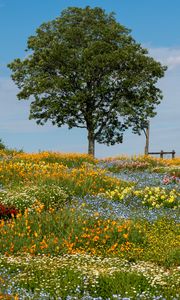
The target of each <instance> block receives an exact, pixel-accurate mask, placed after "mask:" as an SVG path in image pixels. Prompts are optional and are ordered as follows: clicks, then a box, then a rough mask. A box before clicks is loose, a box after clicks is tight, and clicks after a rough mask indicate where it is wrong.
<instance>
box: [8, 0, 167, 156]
mask: <svg viewBox="0 0 180 300" xmlns="http://www.w3.org/2000/svg"><path fill="white" fill-rule="evenodd" d="M27 51H30V53H29V54H28V56H26V57H25V58H24V59H22V60H20V59H15V60H14V61H13V62H12V63H10V64H9V65H8V66H9V68H10V69H11V70H12V79H13V80H14V81H15V83H16V84H17V86H18V87H19V89H20V92H19V93H18V98H19V99H29V98H30V99H32V102H31V105H30V116H29V117H30V119H36V121H37V123H38V124H41V125H43V124H44V123H45V122H47V121H48V120H49V121H51V122H52V124H53V125H57V126H59V127H61V126H62V125H64V124H67V125H68V127H69V129H71V128H73V127H80V128H86V129H87V131H88V141H89V148H88V153H89V154H92V155H94V144H95V141H97V142H99V143H105V144H107V145H114V144H115V143H121V142H122V140H123V133H124V131H125V130H126V129H127V128H128V127H132V130H133V132H134V133H138V134H140V133H141V130H142V129H143V128H144V127H143V126H144V122H146V121H147V119H148V118H149V117H153V116H154V115H155V114H156V113H155V107H156V105H157V104H159V103H160V100H161V98H162V93H161V91H160V90H159V89H158V88H157V87H156V85H155V84H156V82H157V80H158V79H159V78H161V77H163V76H164V71H165V67H163V66H161V64H160V63H159V62H156V61H155V60H154V59H153V58H151V57H149V56H148V52H147V50H146V49H143V48H142V47H141V45H140V44H138V43H136V42H135V40H134V39H133V38H132V37H131V35H130V30H128V29H127V28H125V27H124V26H122V25H121V24H119V23H118V22H117V21H116V19H115V16H114V14H113V13H111V14H106V13H105V11H104V10H103V9H101V8H98V7H96V8H93V9H92V8H90V7H89V6H88V7H86V8H84V9H83V8H77V7H69V8H67V9H66V10H64V11H62V13H61V15H60V17H58V18H56V19H55V20H53V21H51V22H48V23H43V24H42V25H41V26H40V27H39V28H38V29H37V30H36V34H35V35H34V36H30V37H29V38H28V43H27ZM142 124H143V125H142Z"/></svg>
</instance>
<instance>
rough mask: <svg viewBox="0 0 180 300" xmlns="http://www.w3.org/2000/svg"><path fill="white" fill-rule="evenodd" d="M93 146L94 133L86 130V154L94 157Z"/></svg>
mask: <svg viewBox="0 0 180 300" xmlns="http://www.w3.org/2000/svg"><path fill="white" fill-rule="evenodd" d="M94 148H95V140H94V133H93V132H91V131H89V132H88V154H90V155H92V156H93V157H94V152H95V151H94V150H95V149H94Z"/></svg>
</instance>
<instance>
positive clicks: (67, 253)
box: [0, 150, 180, 300]
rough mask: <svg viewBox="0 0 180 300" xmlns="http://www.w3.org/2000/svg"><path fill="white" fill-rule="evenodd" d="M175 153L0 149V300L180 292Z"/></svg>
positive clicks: (179, 187)
mask: <svg viewBox="0 0 180 300" xmlns="http://www.w3.org/2000/svg"><path fill="white" fill-rule="evenodd" d="M179 202H180V158H175V159H158V158H153V157H150V156H148V157H147V156H138V157H126V156H119V157H114V158H106V159H101V160H97V159H94V158H93V157H91V156H88V155H86V154H75V153H70V154H65V153H54V152H40V153H34V154H28V153H23V152H20V151H19V152H18V151H10V150H1V151H0V299H12V300H13V299H14V300H15V299H16V300H17V299H37V300H39V299H40V300H41V299H42V300H44V299H45V300H46V299H50V300H51V299H55V300H56V299H59V300H60V299H63V300H65V299H67V300H71V299H84V300H88V299H89V300H93V299H96V300H100V299H124V300H125V299H126V300H128V299H137V300H138V299H147V300H151V299H153V300H158V299H165V300H168V299H173V300H178V299H179V298H180V276H179V275H180V274H179V271H180V265H179V262H180V228H179V221H180V218H179V217H180V211H179Z"/></svg>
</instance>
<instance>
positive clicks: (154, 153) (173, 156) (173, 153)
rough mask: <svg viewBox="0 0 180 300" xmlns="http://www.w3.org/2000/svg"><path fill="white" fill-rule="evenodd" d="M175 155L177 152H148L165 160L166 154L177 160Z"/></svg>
mask: <svg viewBox="0 0 180 300" xmlns="http://www.w3.org/2000/svg"><path fill="white" fill-rule="evenodd" d="M175 153H176V152H175V151H174V150H172V151H163V150H161V151H160V152H148V154H150V155H156V154H159V155H160V158H163V156H164V154H171V155H172V158H175Z"/></svg>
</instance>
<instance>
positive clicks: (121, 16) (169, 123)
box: [0, 0, 180, 157]
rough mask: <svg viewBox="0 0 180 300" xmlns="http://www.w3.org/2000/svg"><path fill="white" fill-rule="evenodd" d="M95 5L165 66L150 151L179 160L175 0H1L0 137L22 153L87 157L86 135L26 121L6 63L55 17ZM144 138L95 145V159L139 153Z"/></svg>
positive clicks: (24, 104)
mask: <svg viewBox="0 0 180 300" xmlns="http://www.w3.org/2000/svg"><path fill="white" fill-rule="evenodd" d="M86 5H90V6H92V7H94V6H100V7H102V8H104V9H105V10H106V11H107V12H111V11H114V12H115V13H116V19H117V21H118V22H120V23H121V24H123V25H124V26H126V27H127V28H129V29H131V30H132V36H133V37H134V38H135V39H136V41H137V42H139V43H141V44H142V45H143V46H144V47H145V48H147V49H148V50H149V53H150V55H151V56H153V57H154V58H155V59H157V60H158V61H161V62H162V63H163V64H165V65H167V66H168V71H167V72H166V75H165V77H164V78H163V79H161V80H160V81H159V82H158V86H159V87H160V88H161V90H162V91H163V95H164V99H163V101H162V103H161V104H160V105H159V106H158V107H157V112H158V114H157V116H156V117H155V118H153V119H152V120H151V125H150V151H160V150H161V149H163V150H165V151H171V150H172V149H174V150H175V151H176V153H177V155H180V18H179V12H180V1H179V0H172V1H169V0H151V1H148V0H111V1H110V0H104V1H102V0H94V1H87V0H84V1H79V0H66V1H65V0H31V1H27V0H0V28H1V31H0V40H1V47H0V107H1V109H0V138H2V139H3V141H4V142H5V144H6V145H8V146H9V147H11V148H17V149H20V148H23V149H24V150H25V151H27V152H37V151H39V150H56V151H62V152H87V133H86V131H85V130H81V129H76V128H75V129H72V130H68V129H67V128H66V126H64V127H62V128H56V127H54V126H52V125H51V124H47V125H45V126H43V127H41V126H38V125H36V123H35V121H29V120H28V115H29V102H28V101H18V100H17V98H16V94H17V88H16V86H15V85H14V83H13V82H12V80H11V78H10V71H9V70H8V69H7V67H6V66H7V64H8V63H9V62H11V61H12V60H13V59H14V58H17V57H19V58H23V57H24V56H25V55H26V53H25V51H24V50H25V49H26V42H27V38H28V37H29V36H30V35H33V34H34V32H35V30H36V28H37V27H38V26H39V25H41V24H42V23H43V22H47V21H50V20H52V19H54V18H56V17H57V16H58V15H59V14H60V12H61V11H62V10H63V9H64V8H67V7H68V6H80V7H85V6H86ZM144 143H145V137H144V135H142V136H140V137H139V136H137V135H134V134H132V133H131V131H128V132H127V133H126V134H125V136H124V143H123V144H119V145H115V146H111V147H107V146H105V145H96V156H97V157H104V156H112V155H118V154H129V155H132V154H141V153H143V151H144Z"/></svg>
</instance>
